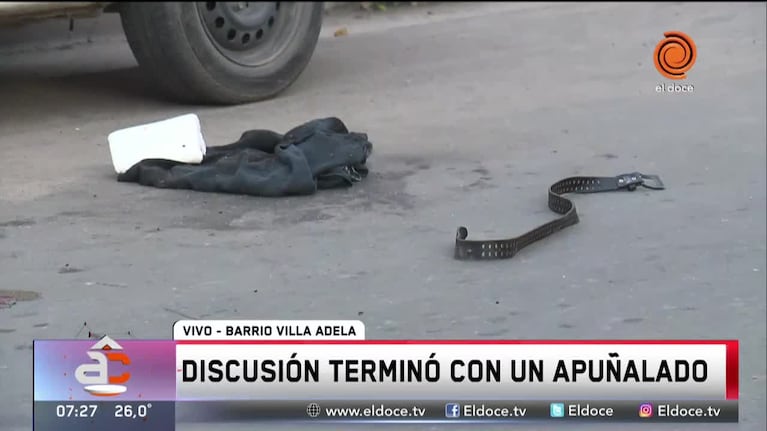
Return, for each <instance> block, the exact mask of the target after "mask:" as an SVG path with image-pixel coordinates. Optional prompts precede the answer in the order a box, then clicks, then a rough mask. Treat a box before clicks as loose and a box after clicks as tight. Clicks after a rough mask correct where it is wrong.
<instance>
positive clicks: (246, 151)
mask: <svg viewBox="0 0 767 431" xmlns="http://www.w3.org/2000/svg"><path fill="white" fill-rule="evenodd" d="M372 150H373V144H371V143H370V141H368V137H367V134H365V133H355V132H349V130H348V129H347V128H346V125H344V123H343V122H342V121H341V120H339V119H338V118H334V117H331V118H322V119H317V120H312V121H309V122H307V123H304V124H302V125H300V126H298V127H295V128H294V129H291V130H290V131H288V132H287V133H285V134H284V135H280V134H278V133H275V132H273V131H270V130H249V131H247V132H245V133H243V134H242V136H241V137H240V139H239V140H238V141H237V142H235V143H233V144H229V145H223V146H218V147H209V148H208V149H207V151H206V154H205V157H204V158H203V161H202V163H200V164H199V165H192V164H186V163H179V162H174V161H170V160H158V159H151V160H143V161H141V162H139V163H137V164H136V165H134V166H133V167H131V168H130V169H129V170H128V171H127V172H125V173H123V174H120V175H118V177H117V180H118V181H122V182H135V183H139V184H142V185H145V186H151V187H158V188H166V189H191V190H197V191H201V192H219V193H236V194H246V195H253V196H272V197H275V196H288V195H308V194H312V193H315V192H316V191H317V190H318V189H330V188H337V187H345V186H346V187H348V186H351V185H353V184H354V183H356V182H358V181H361V180H362V179H363V178H364V177H366V176H367V173H368V169H367V167H366V165H365V163H366V162H367V159H368V157H369V156H370V154H371V152H372Z"/></svg>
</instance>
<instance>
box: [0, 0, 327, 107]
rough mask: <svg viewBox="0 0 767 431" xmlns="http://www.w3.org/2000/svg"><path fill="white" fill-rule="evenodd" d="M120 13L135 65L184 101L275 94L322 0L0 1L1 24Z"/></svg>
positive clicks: (302, 49)
mask: <svg viewBox="0 0 767 431" xmlns="http://www.w3.org/2000/svg"><path fill="white" fill-rule="evenodd" d="M102 12H117V13H120V16H121V20H122V26H123V30H124V32H125V35H126V38H127V40H128V43H129V44H130V47H131V50H132V51H133V54H134V55H135V57H136V60H137V61H138V63H139V65H140V67H141V69H142V70H143V71H144V72H145V73H147V75H148V76H149V77H150V79H151V80H152V82H153V83H154V84H155V86H156V87H157V89H158V90H159V91H161V92H163V93H165V94H166V95H168V96H170V97H172V98H173V99H175V100H178V101H181V102H187V103H206V104H210V103H213V104H238V103H245V102H254V101H258V100H263V99H267V98H270V97H273V96H275V95H277V94H279V93H280V92H282V91H283V90H285V89H286V88H287V87H289V86H290V85H291V84H292V83H293V82H294V81H295V80H296V79H297V78H298V76H299V75H300V74H301V73H302V72H303V71H304V69H305V68H306V66H307V64H308V63H309V60H310V59H311V57H312V54H313V53H314V49H315V47H316V45H317V39H318V38H319V34H320V27H321V25H322V15H323V4H322V3H320V2H147V3H139V2H61V3H54V2H37V3H33V2H3V3H0V25H2V24H8V23H18V22H22V21H26V20H30V19H49V18H58V17H73V18H78V17H85V16H93V15H97V14H99V13H102Z"/></svg>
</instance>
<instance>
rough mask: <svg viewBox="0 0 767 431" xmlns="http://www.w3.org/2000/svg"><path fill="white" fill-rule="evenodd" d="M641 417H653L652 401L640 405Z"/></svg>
mask: <svg viewBox="0 0 767 431" xmlns="http://www.w3.org/2000/svg"><path fill="white" fill-rule="evenodd" d="M639 417H640V418H651V417H652V404H650V403H644V404H642V405H640V406H639Z"/></svg>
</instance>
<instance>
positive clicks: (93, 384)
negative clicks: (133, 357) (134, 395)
mask: <svg viewBox="0 0 767 431" xmlns="http://www.w3.org/2000/svg"><path fill="white" fill-rule="evenodd" d="M122 350H123V348H122V346H120V345H119V344H118V343H117V342H116V341H115V340H113V339H111V338H109V337H108V336H106V335H105V336H103V337H102V338H101V340H99V342H98V343H96V344H94V345H93V346H91V348H90V350H89V351H87V352H85V353H86V354H87V355H88V357H90V358H91V359H92V360H93V361H95V362H88V363H85V364H82V365H80V366H79V367H77V369H76V370H75V379H77V381H78V382H79V383H80V384H81V385H83V386H84V388H83V389H85V391H86V392H88V393H90V394H91V395H94V396H97V397H113V396H115V395H120V394H122V393H124V392H125V391H127V390H128V388H127V387H126V386H125V383H126V382H127V381H128V380H129V379H130V373H129V372H124V373H122V374H120V375H110V374H109V368H110V367H109V362H119V363H121V364H123V365H130V363H131V361H130V358H129V357H128V355H126V354H125V353H124V352H123V351H122Z"/></svg>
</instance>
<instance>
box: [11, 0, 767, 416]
mask: <svg viewBox="0 0 767 431" xmlns="http://www.w3.org/2000/svg"><path fill="white" fill-rule="evenodd" d="M428 12H431V13H428ZM341 26H347V27H348V29H349V35H348V36H346V37H339V38H333V37H332V32H333V31H334V30H335V29H336V28H338V27H341ZM671 29H679V30H682V31H685V32H687V33H688V34H690V35H692V36H693V37H694V38H695V41H696V42H697V45H698V49H699V57H698V61H697V64H696V66H695V68H694V69H693V70H692V72H691V73H690V77H689V79H688V81H689V83H691V84H693V85H694V88H695V90H694V93H693V94H658V93H656V92H655V86H656V85H657V84H659V83H662V82H664V80H663V79H661V77H660V75H659V74H658V73H657V72H656V71H655V69H654V67H653V64H652V60H651V55H652V51H653V48H654V46H655V44H656V43H657V42H658V41H659V40H660V39H661V38H662V34H663V32H664V31H667V30H671ZM17 48H18V47H17ZM54 48H55V49H54ZM54 48H52V47H50V46H49V48H48V49H42V50H41V49H28V48H19V49H14V47H10V48H9V47H7V46H6V47H4V49H6V52H12V53H11V54H9V55H6V56H4V57H3V58H2V62H1V63H0V76H1V77H2V81H0V97H2V103H0V130H2V133H1V134H0V154H2V156H0V172H1V174H0V274H2V278H0V289H6V290H8V289H10V290H21V291H25V292H26V294H24V295H20V299H26V301H24V300H20V301H19V302H17V303H16V304H15V305H14V306H13V307H11V308H7V309H0V429H3V430H28V429H30V427H31V425H30V423H31V406H32V402H31V343H32V339H34V338H58V337H73V336H75V334H76V333H77V332H78V330H79V329H80V327H81V326H82V325H83V322H84V321H87V322H88V325H89V326H90V327H91V328H92V329H93V330H95V331H99V332H106V333H110V334H114V335H116V336H124V334H126V333H127V331H130V332H131V334H133V335H134V336H136V337H141V338H165V337H169V336H170V329H171V324H172V322H173V321H175V320H177V319H179V318H180V317H186V316H191V317H195V318H203V317H207V318H242V319H291V318H297V319H299V318H300V319H312V318H318V319H333V318H337V319H357V318H360V319H362V320H364V321H365V323H366V324H367V329H368V336H369V337H371V338H474V337H477V338H737V339H739V340H741V350H742V351H741V364H740V365H741V396H740V399H741V422H740V424H738V425H732V426H724V425H718V426H712V427H701V426H697V425H691V426H688V427H676V428H673V427H662V426H658V427H654V429H664V430H665V429H686V430H696V429H701V428H703V429H742V430H763V429H764V428H765V410H764V405H765V271H767V268H765V258H766V256H765V235H766V233H765V140H766V136H765V116H766V115H767V112H766V109H765V91H766V89H765V73H766V67H765V5H764V4H757V3H752V4H686V3H685V4H682V3H654V4H640V3H632V4H625V5H616V4H588V5H584V4H557V5H552V4H503V3H499V4H483V5H476V6H467V5H462V4H456V5H447V6H440V7H433V8H432V7H426V8H420V7H419V8H415V9H407V10H404V11H393V12H392V13H391V14H386V15H376V16H373V17H371V16H362V17H359V18H355V17H354V16H351V15H341V16H331V17H329V19H328V20H327V22H326V26H325V31H324V36H323V39H322V40H321V41H320V43H319V47H318V49H317V52H316V55H315V57H314V59H313V61H312V63H311V64H310V66H309V67H308V69H307V70H306V72H305V74H304V75H303V76H302V77H301V78H300V80H299V81H298V82H297V83H296V84H295V85H294V86H293V87H292V88H291V89H290V90H289V91H288V92H287V93H285V94H284V95H283V96H282V97H280V98H278V99H275V100H273V101H269V102H265V103H260V104H253V105H249V106H241V107H231V108H197V107H183V106H173V105H170V104H167V103H164V102H159V101H157V100H155V99H153V98H152V94H151V92H150V90H148V89H147V86H146V82H145V80H144V79H143V77H142V76H141V75H140V73H139V72H138V70H137V69H136V68H135V62H134V60H133V59H132V57H131V55H130V51H129V50H128V48H127V46H126V45H125V43H124V41H123V39H121V38H120V37H118V36H112V37H103V38H101V39H99V40H94V41H93V42H92V43H71V44H64V46H63V47H62V46H57V47H54ZM189 111H191V112H196V113H198V114H199V115H200V117H201V119H202V122H203V127H204V133H205V135H206V139H207V141H208V142H209V144H219V143H220V144H223V143H228V142H230V141H232V140H234V139H236V138H237V137H238V136H239V134H240V132H242V131H243V130H246V129H250V128H269V129H274V130H277V131H285V130H287V129H288V128H289V127H291V126H293V125H295V124H297V123H300V122H303V121H305V120H309V119H312V118H315V117H320V116H330V115H335V116H339V117H340V118H342V119H343V120H344V121H346V122H347V123H348V125H349V126H350V127H351V128H352V129H354V130H358V131H365V132H367V133H369V135H370V137H371V139H372V140H373V141H374V144H375V154H374V155H373V157H372V158H371V161H370V164H371V166H370V167H371V169H372V174H371V176H370V177H369V178H368V179H366V180H365V182H364V183H362V184H359V185H358V186H355V187H354V188H352V189H349V190H341V191H332V192H321V193H319V194H317V195H315V196H311V197H303V198H290V199H256V198H250V197H240V196H219V195H210V194H207V195H206V194H198V193H192V192H185V191H163V190H155V189H149V188H142V187H140V186H135V185H129V184H120V183H117V182H116V181H115V178H114V175H113V172H112V171H111V169H112V168H111V164H110V159H109V153H108V149H107V145H106V135H107V134H108V133H109V132H110V131H112V130H115V129H118V128H122V127H126V126H130V125H134V124H137V123H141V122H146V121H152V120H157V119H162V118H166V117H169V116H172V115H175V114H180V113H184V112H189ZM634 170H640V171H645V172H648V173H658V174H660V175H661V176H662V177H663V179H664V180H665V181H666V184H667V186H668V189H667V190H665V191H662V192H645V191H640V192H636V193H633V194H628V193H625V194H620V193H614V194H605V195H589V196H576V198H575V201H576V205H577V206H578V208H579V212H580V214H581V223H580V224H578V225H576V226H574V227H572V228H569V229H567V230H565V231H562V232H560V233H559V234H558V235H557V236H556V237H552V238H550V239H547V240H545V241H544V242H542V243H539V244H536V245H534V246H532V247H530V248H529V249H526V250H525V251H524V252H523V253H521V254H520V255H518V256H517V257H516V258H514V259H513V260H510V261H499V262H491V263H464V262H458V261H454V260H453V259H452V258H451V252H452V245H453V235H454V232H455V228H456V227H457V226H459V225H466V226H468V227H469V230H470V232H471V234H472V235H474V236H476V237H491V236H506V235H512V234H518V233H521V232H523V231H525V230H527V229H529V228H531V227H533V226H535V225H537V224H539V223H541V222H542V221H545V220H548V219H550V218H552V217H553V214H551V213H550V212H549V211H548V209H547V208H546V201H545V199H546V193H545V190H546V188H547V186H548V185H549V184H550V183H551V182H553V181H554V180H557V179H559V178H561V177H564V176H568V175H573V174H585V175H613V174H619V173H622V172H627V171H628V172H630V171H634ZM66 265H69V268H76V269H79V270H80V271H79V272H72V271H64V273H62V272H61V271H60V269H61V268H62V267H65V266H66ZM256 290H257V292H256ZM268 428H269V429H272V428H273V427H271V426H270V427H268ZM379 428H380V427H379ZM403 428H406V427H403ZM418 428H421V429H423V428H424V427H412V429H418ZM451 428H453V427H451ZM516 428H518V429H541V428H540V427H532V426H531V427H523V426H515V429H516ZM595 428H600V427H595V426H588V427H583V428H582V429H595ZM629 428H630V427H628V426H621V429H629ZM643 428H644V427H643ZM179 429H181V430H193V429H195V430H196V429H213V428H211V426H210V425H209V424H208V425H205V426H192V425H184V426H180V427H179ZM215 429H221V430H230V429H231V430H245V429H248V430H252V429H254V428H253V427H252V425H251V426H248V425H245V424H240V425H236V424H233V425H230V426H223V425H222V426H216V427H215ZM328 429H330V428H328ZM333 429H338V427H334V428H333ZM347 429H362V427H361V426H359V425H355V426H353V427H351V428H347ZM433 429H436V428H433ZM455 429H457V428H455ZM574 429H577V427H574ZM604 429H610V430H612V429H615V426H607V427H604Z"/></svg>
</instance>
